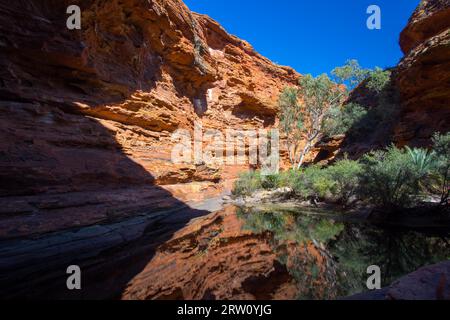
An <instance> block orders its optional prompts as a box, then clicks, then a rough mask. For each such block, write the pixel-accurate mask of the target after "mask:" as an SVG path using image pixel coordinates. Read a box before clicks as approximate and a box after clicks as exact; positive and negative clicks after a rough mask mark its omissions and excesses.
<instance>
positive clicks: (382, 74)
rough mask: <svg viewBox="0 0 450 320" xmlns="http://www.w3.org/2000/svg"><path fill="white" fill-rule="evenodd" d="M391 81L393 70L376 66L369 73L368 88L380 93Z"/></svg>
mask: <svg viewBox="0 0 450 320" xmlns="http://www.w3.org/2000/svg"><path fill="white" fill-rule="evenodd" d="M390 81H391V71H389V70H383V69H381V68H379V67H375V69H374V70H372V71H371V72H370V73H369V78H368V80H367V88H368V89H369V90H372V91H374V92H376V93H380V92H381V91H383V90H384V89H385V88H386V86H387V85H388V84H389V82H390Z"/></svg>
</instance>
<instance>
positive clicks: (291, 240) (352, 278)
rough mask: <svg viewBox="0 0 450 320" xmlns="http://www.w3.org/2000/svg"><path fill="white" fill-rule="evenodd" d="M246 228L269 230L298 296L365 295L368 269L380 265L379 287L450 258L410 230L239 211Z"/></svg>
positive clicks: (433, 240)
mask: <svg viewBox="0 0 450 320" xmlns="http://www.w3.org/2000/svg"><path fill="white" fill-rule="evenodd" d="M238 216H240V217H241V218H242V219H243V220H244V228H245V229H247V230H251V231H253V232H255V233H261V232H267V231H269V232H271V233H272V234H273V248H274V249H275V250H276V252H277V253H278V256H279V260H280V262H281V263H283V264H284V265H286V267H287V268H288V270H289V272H290V274H291V275H292V276H293V278H294V279H295V280H296V282H297V284H298V287H299V298H303V299H330V298H336V297H339V296H345V295H350V294H354V293H357V292H362V291H366V290H367V287H366V280H367V277H368V275H367V273H366V270H367V267H368V266H370V265H378V266H379V267H380V268H381V273H382V285H383V286H385V285H388V284H390V283H392V282H393V281H394V280H396V279H398V278H399V277H401V276H403V275H405V274H407V273H409V272H412V271H414V270H417V269H418V268H420V267H421V266H424V265H428V264H433V263H436V262H439V261H443V260H447V259H450V244H449V243H447V241H446V240H445V239H443V238H440V237H432V236H426V235H424V234H420V233H417V232H412V231H398V230H388V229H379V228H376V227H374V226H370V225H366V224H362V223H360V224H356V223H349V222H336V221H334V220H333V219H331V217H330V215H329V214H328V215H327V216H324V215H318V214H304V213H298V212H292V211H281V210H273V209H272V210H270V211H268V212H267V211H260V212H256V211H243V210H240V211H239V212H238Z"/></svg>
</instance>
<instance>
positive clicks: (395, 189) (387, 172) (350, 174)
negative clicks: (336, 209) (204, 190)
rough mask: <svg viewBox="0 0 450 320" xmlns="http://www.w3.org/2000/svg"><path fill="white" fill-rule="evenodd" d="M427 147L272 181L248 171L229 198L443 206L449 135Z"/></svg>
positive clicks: (314, 168)
mask: <svg viewBox="0 0 450 320" xmlns="http://www.w3.org/2000/svg"><path fill="white" fill-rule="evenodd" d="M433 144H434V146H433V149H432V150H426V149H419V148H409V147H406V148H404V149H399V148H397V147H395V146H393V145H392V146H390V147H389V148H387V149H385V150H377V151H373V152H370V153H368V154H366V155H364V156H363V157H362V158H361V159H360V160H359V161H354V160H349V159H347V158H344V159H341V160H339V161H336V162H335V163H334V164H333V165H331V166H328V167H321V166H319V165H312V166H308V167H306V168H303V169H301V170H288V171H285V172H281V173H279V174H276V175H268V176H263V175H261V173H260V172H259V171H251V172H247V173H244V174H242V175H241V176H240V177H239V179H238V181H237V182H236V183H235V186H234V190H233V193H234V194H236V195H250V194H252V193H253V192H254V191H256V190H258V189H275V188H280V187H290V188H292V190H293V191H294V194H295V195H296V196H297V197H299V198H300V199H303V200H308V199H314V200H318V199H322V200H326V201H333V202H337V203H340V204H342V205H343V206H344V207H345V206H348V205H350V204H351V203H354V202H355V201H356V200H362V201H365V202H367V203H369V204H372V205H375V206H378V207H382V208H384V209H386V210H388V211H389V210H396V209H402V208H408V207H411V206H414V205H417V204H419V202H420V201H422V200H423V196H424V195H432V194H434V195H438V196H440V197H441V201H440V204H441V205H444V206H448V199H449V181H450V160H449V159H450V133H446V134H435V135H434V137H433Z"/></svg>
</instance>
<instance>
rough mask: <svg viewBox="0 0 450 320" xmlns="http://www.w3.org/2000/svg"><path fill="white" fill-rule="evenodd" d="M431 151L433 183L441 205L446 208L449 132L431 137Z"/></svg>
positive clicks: (449, 181) (449, 185)
mask: <svg viewBox="0 0 450 320" xmlns="http://www.w3.org/2000/svg"><path fill="white" fill-rule="evenodd" d="M432 141H433V149H434V152H435V162H434V171H433V172H434V175H433V177H434V181H435V183H436V185H437V186H438V187H437V190H436V193H438V194H439V195H440V197H441V204H443V205H446V206H448V201H449V196H450V132H447V133H446V134H440V133H435V134H434V136H433V139H432Z"/></svg>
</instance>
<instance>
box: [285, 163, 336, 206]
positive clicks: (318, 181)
mask: <svg viewBox="0 0 450 320" xmlns="http://www.w3.org/2000/svg"><path fill="white" fill-rule="evenodd" d="M333 185H334V182H333V181H332V179H331V177H330V175H329V174H328V171H327V170H326V169H322V168H321V167H320V166H318V165H312V166H309V167H307V168H306V169H303V170H302V171H301V173H300V175H299V176H298V178H297V179H295V181H294V185H293V189H294V192H295V193H296V194H297V195H299V196H301V197H302V198H304V199H308V198H322V199H323V198H325V197H327V196H329V195H330V193H331V190H332V188H333Z"/></svg>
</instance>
